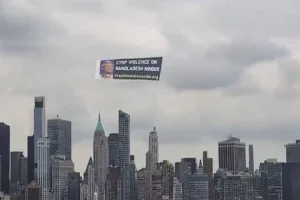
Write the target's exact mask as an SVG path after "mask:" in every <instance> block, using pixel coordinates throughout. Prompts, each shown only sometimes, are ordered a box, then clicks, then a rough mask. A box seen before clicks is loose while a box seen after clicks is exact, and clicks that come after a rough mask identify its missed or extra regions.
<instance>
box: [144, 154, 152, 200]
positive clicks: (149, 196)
mask: <svg viewBox="0 0 300 200" xmlns="http://www.w3.org/2000/svg"><path fill="white" fill-rule="evenodd" d="M153 174H154V166H153V154H152V152H151V151H148V152H147V153H146V200H152V175H153Z"/></svg>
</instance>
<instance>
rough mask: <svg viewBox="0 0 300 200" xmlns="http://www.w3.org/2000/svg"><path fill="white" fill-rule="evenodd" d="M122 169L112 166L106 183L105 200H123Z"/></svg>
mask: <svg viewBox="0 0 300 200" xmlns="http://www.w3.org/2000/svg"><path fill="white" fill-rule="evenodd" d="M122 182H123V180H122V176H121V168H120V167H113V166H110V167H109V168H108V175H107V178H106V181H105V200H122V199H123V198H122V197H123V184H122Z"/></svg>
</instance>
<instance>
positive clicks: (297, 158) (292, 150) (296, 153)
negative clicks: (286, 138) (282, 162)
mask: <svg viewBox="0 0 300 200" xmlns="http://www.w3.org/2000/svg"><path fill="white" fill-rule="evenodd" d="M285 148H286V162H300V140H296V142H295V143H290V144H286V145H285Z"/></svg>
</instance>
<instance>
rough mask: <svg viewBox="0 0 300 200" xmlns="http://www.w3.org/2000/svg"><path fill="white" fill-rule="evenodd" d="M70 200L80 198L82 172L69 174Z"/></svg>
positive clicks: (78, 199)
mask: <svg viewBox="0 0 300 200" xmlns="http://www.w3.org/2000/svg"><path fill="white" fill-rule="evenodd" d="M68 200H80V173H79V172H71V173H69V174H68Z"/></svg>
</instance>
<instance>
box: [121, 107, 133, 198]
mask: <svg viewBox="0 0 300 200" xmlns="http://www.w3.org/2000/svg"><path fill="white" fill-rule="evenodd" d="M119 139H120V145H121V148H120V167H121V170H122V175H123V181H124V184H123V187H124V200H131V197H130V115H129V114H127V113H125V112H123V111H122V110H119Z"/></svg>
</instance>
